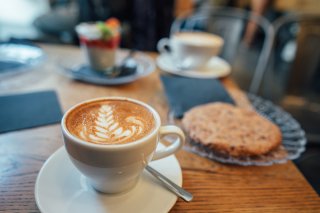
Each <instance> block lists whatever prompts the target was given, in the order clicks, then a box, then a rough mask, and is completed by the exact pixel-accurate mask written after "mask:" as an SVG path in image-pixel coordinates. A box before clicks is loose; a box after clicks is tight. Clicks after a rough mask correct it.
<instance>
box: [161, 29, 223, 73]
mask: <svg viewBox="0 0 320 213" xmlns="http://www.w3.org/2000/svg"><path fill="white" fill-rule="evenodd" d="M223 44H224V41H223V39H222V38H221V37H220V36H217V35H214V34H211V33H205V32H179V33H175V34H173V35H171V37H170V39H169V38H162V39H161V40H160V41H159V42H158V44H157V49H158V51H159V52H160V53H161V54H170V55H171V57H172V60H174V62H175V64H176V65H177V66H178V67H179V68H182V69H194V68H201V67H203V66H205V65H206V63H207V62H208V61H209V60H210V59H211V58H212V57H213V56H216V55H218V54H219V52H220V50H221V48H222V46H223ZM168 49H169V50H168Z"/></svg>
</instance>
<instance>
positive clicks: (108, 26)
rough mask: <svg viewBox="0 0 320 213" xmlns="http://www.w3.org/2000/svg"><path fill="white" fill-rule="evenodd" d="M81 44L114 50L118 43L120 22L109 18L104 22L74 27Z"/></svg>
mask: <svg viewBox="0 0 320 213" xmlns="http://www.w3.org/2000/svg"><path fill="white" fill-rule="evenodd" d="M76 31H77V33H78V35H79V37H80V41H81V43H84V44H86V45H88V46H98V47H106V48H115V47H117V46H118V45H119V43H120V22H119V20H118V19H116V18H109V19H107V20H106V21H105V22H102V21H99V22H93V23H81V24H79V25H78V26H77V27H76Z"/></svg>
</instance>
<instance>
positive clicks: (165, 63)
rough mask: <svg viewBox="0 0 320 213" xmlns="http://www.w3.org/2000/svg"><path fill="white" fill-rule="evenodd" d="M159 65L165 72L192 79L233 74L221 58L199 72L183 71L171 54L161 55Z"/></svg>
mask: <svg viewBox="0 0 320 213" xmlns="http://www.w3.org/2000/svg"><path fill="white" fill-rule="evenodd" d="M157 65H158V67H159V68H160V69H161V70H162V71H164V72H168V73H170V74H174V75H180V76H184V77H191V78H221V77H225V76H227V75H229V74H230V72H231V67H230V65H229V64H228V62H226V61H225V60H223V59H222V58H219V57H212V58H211V59H210V60H209V62H208V63H207V64H206V66H205V67H204V68H201V69H199V70H194V69H190V70H181V69H179V68H178V67H177V66H176V64H175V63H174V61H173V60H172V57H170V55H169V54H161V55H160V56H159V57H158V58H157Z"/></svg>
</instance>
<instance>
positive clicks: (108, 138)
mask: <svg viewBox="0 0 320 213" xmlns="http://www.w3.org/2000/svg"><path fill="white" fill-rule="evenodd" d="M97 115H98V116H97V118H96V120H95V122H94V123H95V125H94V127H93V128H94V130H93V131H92V132H91V133H88V131H87V128H86V127H85V126H84V127H83V129H82V131H81V132H80V136H81V137H82V138H83V139H84V140H89V141H92V142H97V143H103V142H112V143H115V144H116V143H121V142H123V141H125V140H127V139H129V138H130V137H134V136H137V135H139V134H141V133H142V131H143V129H144V123H143V121H141V120H140V119H139V118H137V117H135V116H129V117H127V118H125V121H121V123H124V122H126V123H127V124H130V125H125V126H126V128H125V127H124V126H121V125H120V123H119V122H118V121H116V119H115V117H114V110H113V107H112V106H109V105H102V106H101V107H100V109H99V111H98V114H97Z"/></svg>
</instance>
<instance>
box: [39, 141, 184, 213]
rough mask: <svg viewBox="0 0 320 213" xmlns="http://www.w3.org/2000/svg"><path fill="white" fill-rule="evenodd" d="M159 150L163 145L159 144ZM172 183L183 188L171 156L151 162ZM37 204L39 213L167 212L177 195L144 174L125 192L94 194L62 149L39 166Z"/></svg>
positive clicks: (178, 171)
mask: <svg viewBox="0 0 320 213" xmlns="http://www.w3.org/2000/svg"><path fill="white" fill-rule="evenodd" d="M158 147H159V148H160V149H161V148H163V147H164V146H163V145H162V144H159V146H158ZM150 166H152V167H153V168H154V169H156V170H158V171H159V172H161V173H162V174H163V175H165V176H166V177H168V178H169V179H170V180H172V181H173V182H174V183H176V184H177V185H179V186H182V172H181V168H180V165H179V162H178V161H177V159H176V158H175V156H174V155H171V156H169V157H166V158H163V159H161V160H157V161H154V162H151V163H150ZM35 197H36V202H37V205H38V207H39V209H40V211H41V212H42V213H49V212H59V213H69V212H77V213H82V212H85V213H87V212H96V213H100V212H101V213H102V212H103V213H106V212H121V213H126V212H140V213H143V212H146V213H149V212H153V213H165V212H168V211H169V210H170V209H171V208H172V207H173V205H174V204H175V202H176V200H177V196H176V195H174V194H173V193H172V192H170V191H168V190H167V189H166V188H165V187H163V186H162V185H161V183H160V182H159V181H158V180H156V179H155V178H154V177H153V176H151V175H150V174H149V173H148V172H147V171H143V174H142V176H141V178H140V180H139V182H138V183H137V185H136V186H135V187H134V188H133V189H132V190H131V191H129V192H127V193H121V194H116V195H108V194H102V193H99V192H97V191H95V190H94V189H93V188H92V187H91V186H90V185H89V184H88V183H87V181H86V178H85V177H84V176H83V175H82V174H80V172H79V171H78V170H77V169H76V168H75V167H74V166H73V164H72V163H71V161H70V159H69V157H68V154H67V152H66V150H65V148H64V147H61V148H60V149H58V150H57V151H56V152H55V153H53V154H52V155H51V157H49V158H48V160H47V161H46V162H45V164H44V165H43V166H42V168H41V170H40V172H39V174H38V177H37V180H36V185H35Z"/></svg>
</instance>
